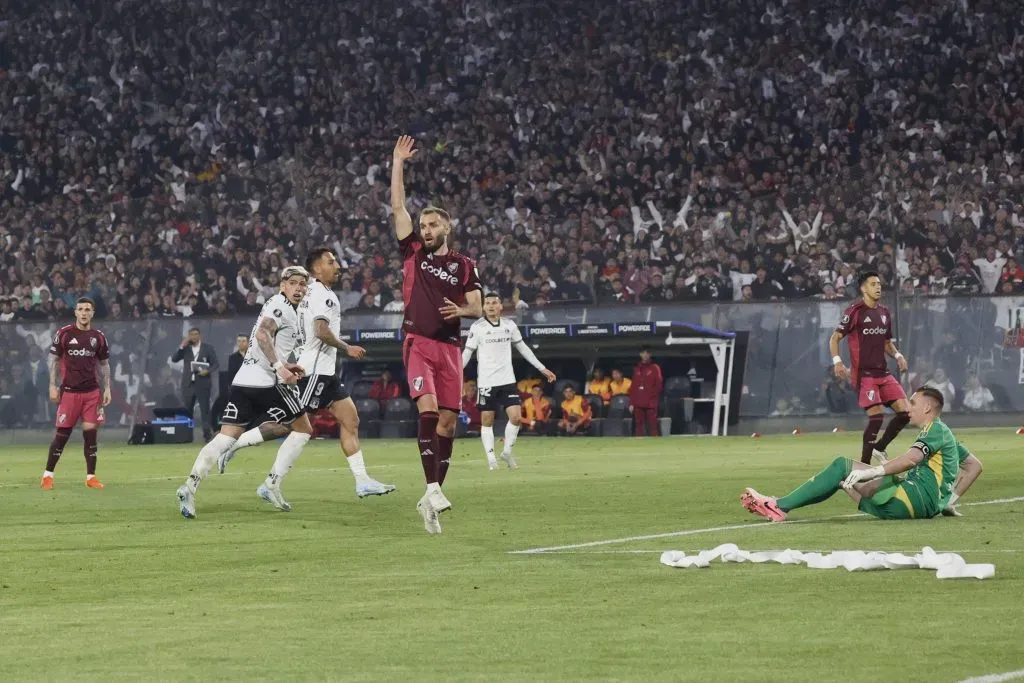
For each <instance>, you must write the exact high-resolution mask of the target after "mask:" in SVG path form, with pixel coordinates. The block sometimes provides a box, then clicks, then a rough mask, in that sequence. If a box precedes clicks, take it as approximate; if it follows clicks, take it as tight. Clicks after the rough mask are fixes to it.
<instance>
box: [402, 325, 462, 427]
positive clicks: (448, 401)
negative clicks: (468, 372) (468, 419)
mask: <svg viewBox="0 0 1024 683" xmlns="http://www.w3.org/2000/svg"><path fill="white" fill-rule="evenodd" d="M402 362H404V363H405V378H406V379H407V380H408V381H409V396H410V397H411V398H412V400H413V401H415V400H416V399H418V398H419V397H420V396H426V395H427V394H433V395H434V396H435V397H437V407H438V408H447V409H448V410H454V411H455V412H459V409H460V406H462V349H460V348H459V347H458V346H456V345H454V344H446V343H444V342H439V341H437V340H435V339H429V338H427V337H421V336H419V335H415V334H410V335H408V336H406V338H405V342H404V343H403V344H402Z"/></svg>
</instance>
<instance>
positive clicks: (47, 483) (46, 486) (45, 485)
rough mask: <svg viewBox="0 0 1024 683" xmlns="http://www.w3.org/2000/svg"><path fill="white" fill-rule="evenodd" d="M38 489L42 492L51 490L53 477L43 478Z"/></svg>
mask: <svg viewBox="0 0 1024 683" xmlns="http://www.w3.org/2000/svg"><path fill="white" fill-rule="evenodd" d="M39 488H41V489H43V490H44V491H50V490H52V489H53V477H43V481H42V483H41V484H40V485H39Z"/></svg>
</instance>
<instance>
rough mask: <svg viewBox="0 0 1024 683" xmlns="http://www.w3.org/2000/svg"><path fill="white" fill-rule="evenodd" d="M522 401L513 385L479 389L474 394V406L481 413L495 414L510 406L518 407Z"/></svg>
mask: <svg viewBox="0 0 1024 683" xmlns="http://www.w3.org/2000/svg"><path fill="white" fill-rule="evenodd" d="M522 404H523V400H522V399H521V398H520V397H519V390H518V389H516V385H515V384H504V385H502V386H500V387H480V388H478V389H477V392H476V405H477V407H478V408H479V409H480V412H482V413H497V412H498V411H500V410H505V409H508V408H510V407H511V406H519V405H522Z"/></svg>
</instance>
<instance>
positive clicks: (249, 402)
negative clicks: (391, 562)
mask: <svg viewBox="0 0 1024 683" xmlns="http://www.w3.org/2000/svg"><path fill="white" fill-rule="evenodd" d="M308 279H309V274H308V273H307V272H306V269H305V268H303V267H302V266H288V267H287V268H285V269H284V270H282V271H281V289H280V292H279V293H278V294H275V295H274V296H272V297H270V298H269V299H267V302H266V303H265V304H263V309H262V310H261V311H260V315H259V317H258V318H257V319H256V324H255V325H254V326H253V328H252V334H251V335H250V343H249V350H248V351H246V352H245V360H243V361H242V367H241V368H239V370H238V373H237V374H236V375H235V379H234V380H233V381H232V382H231V391H230V393H229V394H228V402H227V404H226V405H225V406H224V412H223V413H222V414H221V418H220V424H221V427H220V433H219V434H217V435H216V436H214V437H213V439H212V440H211V441H210V443H208V444H206V445H205V446H204V447H203V449H202V450H201V451H199V455H198V457H196V461H195V464H194V465H192V472H191V474H189V476H188V479H186V480H185V483H184V484H182V485H181V486H180V487H178V492H177V493H178V509H179V510H180V511H181V514H182V516H183V517H185V518H186V519H194V518H195V516H196V501H195V496H196V489H197V488H198V487H199V484H200V483H202V481H203V479H204V478H205V477H206V475H207V474H209V473H210V470H211V469H213V466H214V465H215V464H216V463H217V458H219V457H220V455H221V454H222V453H225V452H226V451H227V450H228V449H229V448H231V446H232V445H234V443H235V441H236V440H238V437H239V436H241V435H242V433H243V432H244V431H245V430H246V427H247V426H248V425H250V424H263V423H266V422H276V423H280V424H291V433H290V434H289V435H288V438H286V439H285V440H284V443H282V444H281V447H280V448H279V449H278V451H277V458H276V459H275V460H274V465H273V467H271V469H270V474H268V475H267V478H266V480H265V481H264V482H263V484H261V485H260V487H259V488H258V489H257V490H256V494H257V495H258V496H259V497H260V498H262V499H263V500H265V501H267V502H268V503H270V504H271V505H273V506H274V507H276V508H277V509H279V510H284V511H285V512H288V511H289V510H291V509H292V508H291V505H289V504H288V502H287V501H285V499H284V497H283V496H282V495H281V481H282V480H283V479H284V477H285V475H286V474H288V471H289V470H290V469H291V468H292V465H293V464H294V463H295V461H296V460H297V459H298V457H299V455H300V454H301V453H302V449H303V447H304V446H305V445H306V443H307V442H308V441H309V438H310V436H311V435H312V433H313V428H312V427H311V426H310V424H309V419H308V418H307V417H306V414H305V412H304V411H303V408H302V400H301V398H300V397H299V391H298V388H297V386H296V383H297V382H298V380H299V378H300V376H301V375H302V368H300V367H299V366H298V365H296V364H294V363H288V362H286V360H287V358H288V356H289V355H290V354H291V353H293V352H294V351H295V349H296V347H297V346H298V345H299V340H300V339H301V331H300V330H299V319H298V314H297V312H296V307H297V306H298V305H299V303H301V301H302V297H303V296H305V294H306V283H307V281H308Z"/></svg>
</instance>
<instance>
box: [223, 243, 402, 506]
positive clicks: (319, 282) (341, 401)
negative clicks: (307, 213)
mask: <svg viewBox="0 0 1024 683" xmlns="http://www.w3.org/2000/svg"><path fill="white" fill-rule="evenodd" d="M306 270H307V271H308V272H309V273H310V274H311V275H312V276H313V279H312V280H311V281H310V283H309V288H308V290H307V291H306V296H305V298H303V300H302V303H301V304H299V309H298V314H299V329H300V330H301V333H302V335H301V339H302V350H301V353H300V354H299V358H298V361H297V364H298V365H299V367H301V368H302V372H303V376H302V379H300V380H299V383H298V384H299V395H300V396H301V399H302V406H303V407H304V408H305V409H306V412H307V413H315V412H316V411H317V410H319V409H321V408H328V409H329V410H330V411H331V414H332V415H334V418H335V419H336V420H337V421H338V425H339V426H340V430H339V431H340V436H341V450H342V451H343V452H344V453H345V456H346V459H347V460H348V466H349V469H350V470H352V475H353V476H354V477H355V480H356V495H357V496H359V497H360V498H365V497H366V496H383V495H385V494H388V493H391V492H392V491H394V490H395V487H394V486H393V485H391V484H382V483H381V482H379V481H377V480H376V479H373V478H372V477H370V475H369V474H367V473H366V464H365V463H364V462H363V450H362V448H361V447H360V445H359V413H358V412H357V411H356V404H355V402H353V401H352V399H351V398H350V397H349V394H348V391H346V389H345V385H344V384H342V383H341V381H340V380H339V379H338V374H337V367H338V351H339V350H340V351H343V352H344V353H345V354H346V355H347V356H348V357H349V358H354V359H359V358H362V357H363V356H364V355H366V349H364V348H363V347H361V346H351V345H349V344H346V343H345V342H343V341H342V340H341V303H340V302H339V301H338V296H337V295H336V294H335V293H334V292H333V291H332V290H331V287H332V286H333V285H334V284H335V283H336V282H337V281H338V278H339V277H340V275H341V264H340V263H338V259H337V257H336V256H335V255H334V252H333V251H331V249H330V248H329V247H317V248H316V249H313V250H312V251H310V252H309V254H308V255H307V256H306ZM289 431H291V426H289V425H285V424H279V423H276V422H268V423H266V424H262V425H259V426H258V427H254V428H253V429H250V430H249V431H247V432H246V433H245V434H242V436H241V437H239V439H238V441H236V442H235V445H233V446H232V447H231V448H230V449H228V450H227V452H225V453H224V454H222V455H221V456H220V458H218V459H217V469H218V470H219V471H220V473H221V474H223V473H224V468H225V467H226V466H227V463H228V462H230V461H231V459H232V458H233V457H235V453H237V452H238V451H239V449H242V448H247V447H249V446H256V445H258V444H261V443H263V442H264V441H269V440H271V439H276V438H279V437H282V436H284V435H285V434H287V433H288V432H289Z"/></svg>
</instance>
